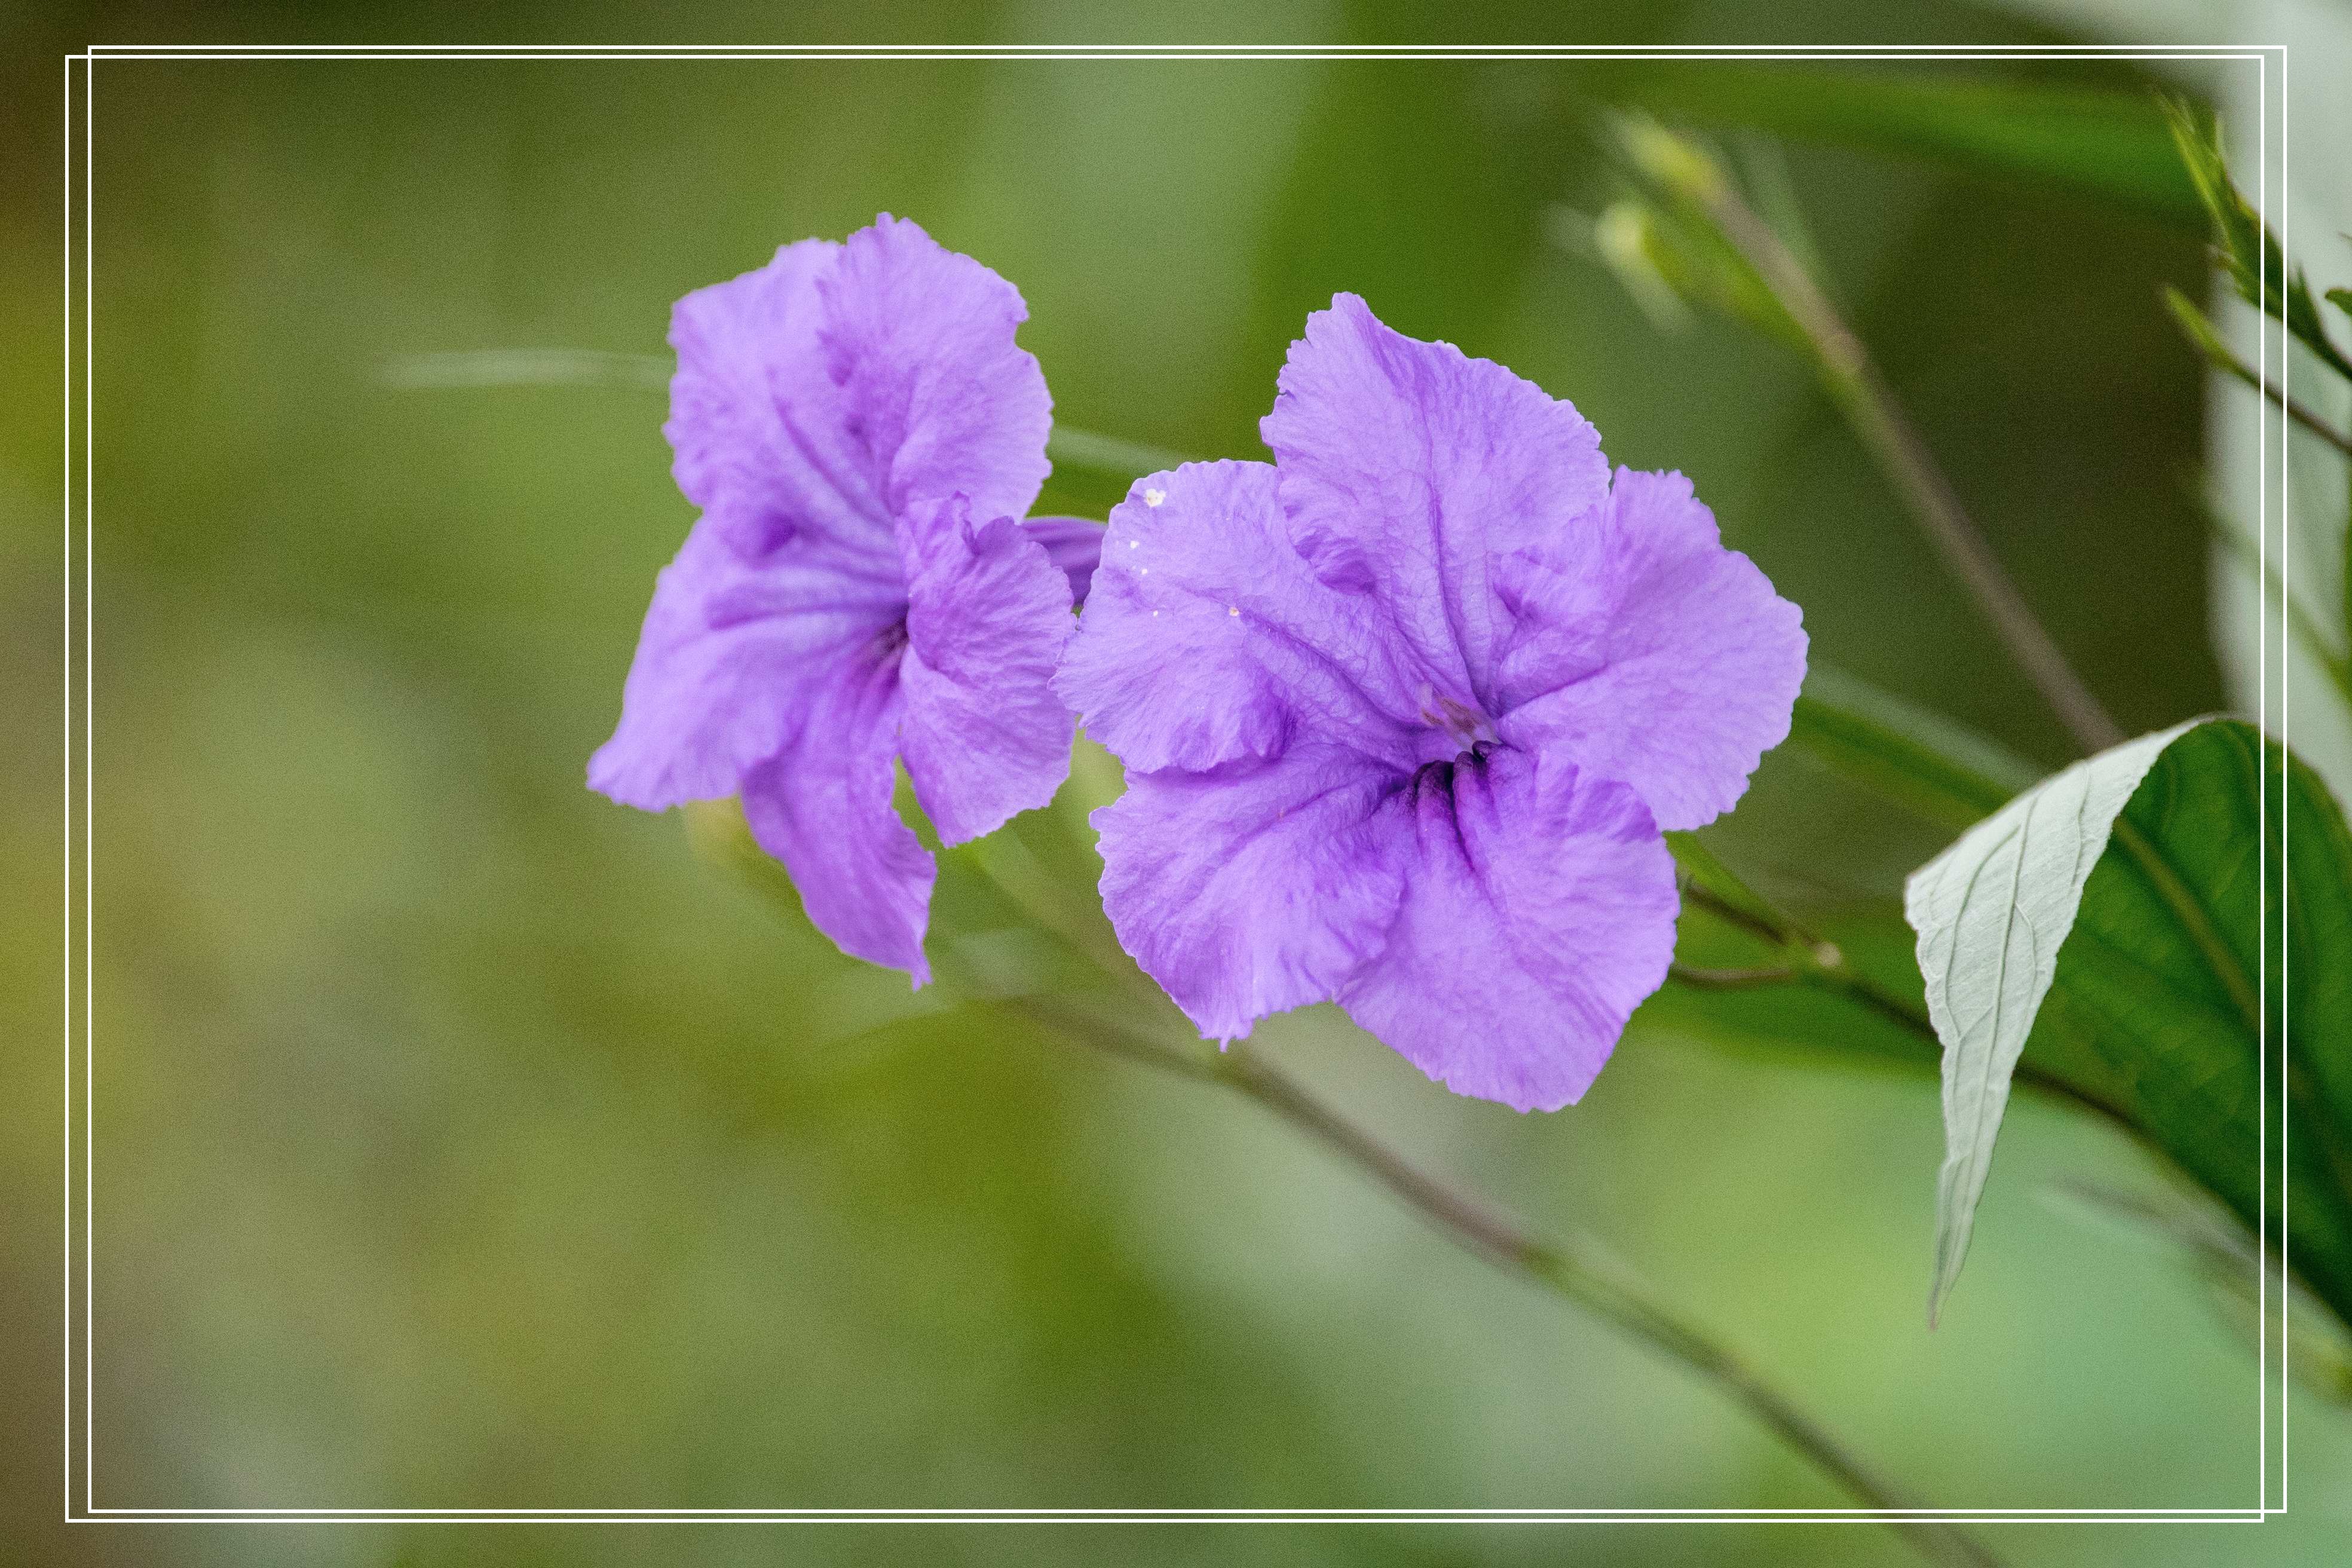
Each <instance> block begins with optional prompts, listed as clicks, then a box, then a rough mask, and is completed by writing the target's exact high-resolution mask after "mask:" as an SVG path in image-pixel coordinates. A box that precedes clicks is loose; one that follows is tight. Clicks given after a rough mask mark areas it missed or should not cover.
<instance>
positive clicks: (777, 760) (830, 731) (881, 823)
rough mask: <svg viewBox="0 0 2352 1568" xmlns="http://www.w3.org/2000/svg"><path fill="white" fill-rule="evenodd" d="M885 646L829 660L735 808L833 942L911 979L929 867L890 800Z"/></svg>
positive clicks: (894, 696)
mask: <svg viewBox="0 0 2352 1568" xmlns="http://www.w3.org/2000/svg"><path fill="white" fill-rule="evenodd" d="M897 666H898V659H897V656H896V655H895V654H894V653H890V652H886V651H882V650H877V649H872V648H866V649H860V650H858V651H857V652H856V654H855V655H853V656H852V657H850V658H845V659H840V660H836V661H835V662H834V664H833V665H832V666H831V667H830V668H828V669H827V670H826V672H825V678H824V679H823V680H822V681H821V682H820V683H819V684H818V685H817V686H816V687H815V688H814V694H813V700H811V702H810V703H809V705H808V707H807V710H805V712H804V713H803V715H802V717H801V721H800V722H799V724H798V725H796V726H795V727H794V729H793V733H792V734H791V736H790V737H789V738H788V740H787V741H786V743H785V745H784V747H783V749H782V751H780V752H778V753H777V754H776V755H775V757H773V758H772V760H770V761H768V762H766V763H762V764H761V765H760V766H759V767H757V768H754V769H753V770H752V771H751V773H750V774H749V775H748V776H747V777H746V778H745V779H744V781H743V819H744V821H745V822H746V823H748V824H749V825H750V826H751V837H753V838H755V839H757V840H758V841H759V844H760V847H761V848H763V849H765V850H766V851H767V852H768V853H769V854H771V855H773V856H774V857H775V858H777V859H779V860H781V861H782V862H783V863H784V869H785V870H787V871H789V872H791V873H792V878H793V887H794V888H795V889H798V890H799V892H800V896H801V907H802V909H803V910H805V911H806V912H807V914H808V918H809V921H810V922H811V923H812V924H814V926H815V927H816V928H817V930H819V931H823V932H824V934H825V935H827V936H829V937H831V938H832V939H833V940H834V942H835V944H836V945H837V946H839V947H840V949H841V951H842V952H845V953H848V954H849V955H850V956H851V957H853V958H862V959H864V960H866V962H867V963H880V964H887V966H889V967H890V968H892V969H903V970H905V971H906V972H907V973H908V974H910V975H912V976H913V977H914V982H915V984H916V985H917V986H918V987H919V986H921V985H923V984H927V983H928V982H929V979H930V977H931V971H930V965H929V963H926V962H925V960H924V958H923V929H924V926H925V923H926V922H927V921H928V920H929V911H930V903H931V883H932V881H933V879H935V878H936V876H937V874H938V872H937V868H936V867H935V866H934V865H933V864H932V862H931V857H930V855H929V853H928V852H927V851H925V849H924V848H923V847H922V845H921V843H920V842H919V840H918V839H917V838H916V837H915V835H914V833H913V832H912V830H910V829H909V828H908V826H907V825H906V824H905V823H904V822H902V821H900V820H899V817H898V812H897V810H896V809H895V808H894V807H893V806H892V805H891V802H890V796H891V791H892V788H893V785H894V784H895V778H896V775H895V773H894V771H893V769H892V767H891V756H892V753H893V752H894V750H895V749H896V744H897V730H898V719H899V712H900V709H901V706H902V701H901V697H900V693H899V689H898V668H897Z"/></svg>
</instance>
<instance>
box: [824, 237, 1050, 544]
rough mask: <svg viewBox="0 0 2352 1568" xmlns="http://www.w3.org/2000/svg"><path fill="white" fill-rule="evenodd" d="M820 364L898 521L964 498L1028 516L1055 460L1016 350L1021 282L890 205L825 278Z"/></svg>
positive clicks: (1022, 354) (1030, 378)
mask: <svg viewBox="0 0 2352 1568" xmlns="http://www.w3.org/2000/svg"><path fill="white" fill-rule="evenodd" d="M816 289H817V291H818V293H819V294H820V295H821V296H822V297H823V300H824V328H823V331H822V336H823V339H824V353H825V364H826V366H827V369H828V371H829V373H830V374H831V376H832V379H833V382H834V384H835V386H836V387H837V388H838V389H839V394H840V399H841V407H842V409H843V411H844V414H845V417H846V418H847V420H848V422H849V423H848V428H849V432H850V435H851V437H852V438H853V441H854V443H855V445H856V448H857V450H858V452H859V454H860V460H859V464H858V468H859V471H860V472H861V474H862V475H863V477H864V480H865V482H866V484H867V485H869V486H871V488H872V489H873V491H874V493H875V494H877V495H878V496H879V497H880V498H881V501H882V505H883V507H884V509H885V510H887V511H888V512H889V514H890V515H892V516H894V517H895V516H899V515H903V514H904V513H905V512H906V511H907V510H908V508H909V507H910V506H912V505H914V504H915V503H917V502H921V501H939V500H946V499H947V498H948V497H949V496H950V495H954V494H958V493H961V494H962V495H964V496H967V497H969V498H970V499H971V510H972V515H973V516H975V517H979V518H983V519H986V518H997V517H1020V516H1022V515H1024V513H1026V512H1027V511H1028V510H1029V508H1030V505H1031V503H1032V502H1034V501H1035V500H1036V499H1037V490H1038V487H1039V486H1041V485H1043V484H1044V483H1045V475H1046V473H1047V472H1048V470H1049V468H1050V465H1049V464H1048V463H1047V462H1046V461H1045V434H1046V431H1047V429H1048V428H1049V426H1051V425H1052V423H1053V406H1054V405H1053V400H1052V399H1051V398H1050V397H1048V396H1047V395H1046V394H1045V373H1044V372H1043V371H1041V370H1039V369H1038V368H1037V361H1036V358H1035V356H1034V355H1033V354H1031V353H1029V352H1028V351H1027V350H1025V349H1022V348H1019V347H1017V346H1015V345H1014V343H1013V331H1014V329H1015V328H1017V327H1018V326H1019V325H1020V324H1021V323H1022V322H1023V321H1025V320H1026V319H1027V318H1028V314H1029V310H1028V307H1027V306H1025V305H1024V304H1023V303H1022V300H1021V294H1020V291H1019V290H1018V289H1014V288H1013V285H1012V284H1010V283H1007V282H1006V281H1005V280H1004V279H1002V278H1000V277H998V276H997V275H996V274H995V273H994V272H992V271H990V270H989V269H988V268H985V267H983V266H982V265H981V264H980V263H979V262H977V261H974V260H973V259H972V258H971V257H969V256H962V255H959V254H958V253H956V252H955V251H952V250H949V249H947V248H945V247H942V246H941V245H940V243H939V242H938V241H937V240H934V239H933V238H932V237H930V236H929V235H928V234H925V233H924V232H923V231H922V229H921V228H920V227H919V226H916V225H914V224H912V223H909V222H908V221H907V220H905V219H904V218H894V217H892V216H890V215H889V214H887V213H885V214H883V215H882V216H880V217H878V218H877V219H876V220H875V221H874V223H873V224H872V225H871V226H868V227H866V228H862V229H859V230H858V231H857V232H856V234H853V235H851V236H850V237H849V239H848V241H847V243H846V244H845V245H844V246H843V247H842V249H841V256H840V259H839V260H838V261H837V262H836V263H835V265H834V266H833V267H832V268H828V269H827V270H826V271H824V273H823V274H821V275H820V276H819V277H818V278H817V280H816Z"/></svg>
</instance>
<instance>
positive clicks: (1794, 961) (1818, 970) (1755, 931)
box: [1668, 877, 2145, 1142]
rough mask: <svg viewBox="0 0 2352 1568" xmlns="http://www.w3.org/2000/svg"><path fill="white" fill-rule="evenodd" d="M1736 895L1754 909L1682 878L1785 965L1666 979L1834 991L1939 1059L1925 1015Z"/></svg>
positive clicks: (2023, 1072) (2036, 1079)
mask: <svg viewBox="0 0 2352 1568" xmlns="http://www.w3.org/2000/svg"><path fill="white" fill-rule="evenodd" d="M1741 891H1742V892H1743V893H1746V895H1747V896H1748V899H1749V900H1752V901H1753V903H1754V904H1755V906H1756V907H1755V908H1754V909H1748V908H1743V907H1741V906H1740V905H1738V904H1736V903H1733V902H1732V901H1731V900H1727V899H1725V898H1723V897H1721V896H1719V895H1718V894H1717V893H1716V892H1715V891H1713V890H1712V889H1709V888H1707V887H1706V886H1704V885H1703V884H1701V883H1699V882H1697V881H1695V880H1692V879H1689V878H1687V877H1685V879H1683V886H1682V894H1683V901H1684V902H1685V903H1686V904H1692V905H1696V907H1698V908H1700V909H1703V910H1706V912H1707V913H1709V914H1711V915H1713V916H1715V917H1716V918H1717V920H1720V921H1723V922H1724V923H1725V924H1727V925H1730V926H1735V927H1737V928H1738V929H1739V930H1741V931H1746V932H1748V934H1749V935H1750V936H1753V937H1755V938H1757V939H1758V940H1759V941H1760V942H1769V943H1770V944H1772V945H1773V946H1774V947H1777V948H1779V949H1780V951H1781V954H1782V956H1784V957H1785V958H1786V959H1787V960H1788V962H1787V963H1785V964H1780V965H1775V966H1771V967H1758V968H1753V969H1694V968H1691V967H1688V966H1686V965H1683V964H1676V965H1675V966H1674V967H1673V969H1671V970H1670V971H1669V972H1668V974H1669V978H1671V979H1674V980H1675V981H1678V982H1680V983H1681V984H1685V985H1690V986H1695V987H1696V988H1698V989H1700V990H1708V991H1728V990H1740V989H1746V988H1748V987H1751V986H1759V985H1769V984H1792V985H1811V986H1812V987H1813V988H1814V989H1816V990H1821V991H1829V992H1833V993H1835V994H1838V995H1841V996H1843V997H1845V998H1846V999H1847V1000H1848V1001H1851V1002H1853V1003H1856V1004H1858V1005H1861V1006H1863V1007H1866V1008H1868V1009H1869V1010H1870V1011H1871V1012H1874V1013H1875V1014H1877V1015H1878V1016H1880V1017H1882V1018H1885V1019H1886V1020H1887V1021H1888V1022H1889V1023H1892V1024H1894V1025H1895V1026H1898V1027H1899V1028H1901V1029H1903V1030H1904V1031H1905V1032H1906V1033H1907V1034H1909V1035H1911V1036H1912V1037H1915V1038H1916V1039H1917V1040H1919V1041H1920V1042H1921V1043H1922V1044H1923V1045H1924V1046H1925V1047H1927V1049H1928V1050H1929V1051H1930V1052H1933V1053H1936V1054H1937V1056H1940V1055H1941V1053H1942V1051H1943V1048H1944V1047H1943V1043H1942V1042H1941V1041H1940V1040H1938V1039H1937V1037H1936V1026H1935V1025H1934V1024H1933V1023H1932V1022H1930V1021H1929V1019H1928V1017H1927V1014H1926V1013H1924V1012H1922V1011H1920V1010H1919V1009H1918V1008H1917V1007H1916V1006H1914V1005H1912V1004H1911V1003H1910V1002H1909V1001H1907V1000H1906V999H1905V998H1904V997H1902V996H1899V995H1897V994H1895V993H1894V992H1892V991H1889V990H1887V989H1886V988H1885V986H1883V985H1881V984H1878V982H1876V981H1875V980H1873V979H1872V978H1871V977H1870V976H1869V975H1867V974H1864V973H1863V972H1862V971H1860V970H1859V969H1856V968H1855V967H1854V966H1853V961H1852V960H1850V959H1848V958H1847V957H1846V955H1845V953H1844V952H1843V951H1842V950H1840V948H1839V947H1838V945H1837V944H1836V943H1835V942H1823V941H1822V940H1821V939H1820V938H1819V937H1816V936H1814V935H1812V934H1811V932H1809V931H1806V930H1805V929H1804V928H1803V927H1801V926H1800V925H1799V924H1797V922H1796V921H1793V920H1791V919H1790V918H1789V917H1788V916H1787V915H1785V914H1782V913H1781V912H1780V910H1775V909H1773V908H1772V907H1771V906H1770V905H1769V904H1767V903H1765V902H1764V900H1762V899H1761V898H1760V897H1759V896H1758V895H1757V894H1756V893H1755V892H1754V891H1753V890H1752V889H1746V888H1743V889H1741ZM2013 1077H2014V1081H2016V1082H2018V1083H2021V1084H2027V1085H2030V1086H2032V1088H2034V1089H2040V1090H2042V1092H2043V1093H2045V1094H2049V1095H2052V1096H2054V1097H2055V1098H2057V1099H2060V1100H2065V1101H2067V1102H2068V1103H2069V1104H2072V1105H2074V1106H2077V1107H2079V1108H2081V1109H2083V1110H2089V1111H2092V1112H2095V1114H2097V1115H2098V1116H2100V1117H2102V1118H2104V1119H2105V1120H2106V1121H2111V1122H2113V1123H2115V1124H2116V1126H2119V1127H2121V1128H2123V1129H2124V1130H2125V1131H2128V1132H2131V1133H2132V1134H2133V1135H2134V1136H2135V1137H2137V1138H2140V1139H2141V1140H2142V1141H2143V1142H2145V1136H2144V1135H2143V1134H2141V1133H2140V1131H2139V1130H2138V1129H2137V1128H2135V1127H2133V1126H2132V1125H2131V1123H2130V1122H2129V1121H2126V1120H2125V1119H2124V1118H2123V1117H2122V1116H2121V1115H2119V1114H2118V1113H2117V1112H2116V1109H2115V1107H2113V1106H2111V1105H2108V1104H2106V1103H2105V1101H2103V1100H2095V1099H2094V1098H2092V1097H2091V1096H2090V1095H2088V1094H2085V1093H2084V1092H2083V1090H2081V1089H2077V1088H2075V1087H2074V1085H2073V1084H2071V1083H2069V1082H2067V1081H2066V1080H2065V1079H2062V1078H2058V1077H2055V1076H2053V1075H2052V1074H2051V1073H2049V1072H2046V1071H2044V1070H2043V1069H2042V1068H2038V1067H2035V1066H2033V1065H2032V1063H2030V1062H2025V1061H2020V1062H2019V1063H2018V1064H2017V1071H2016V1073H2015V1074H2014V1075H2013Z"/></svg>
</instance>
